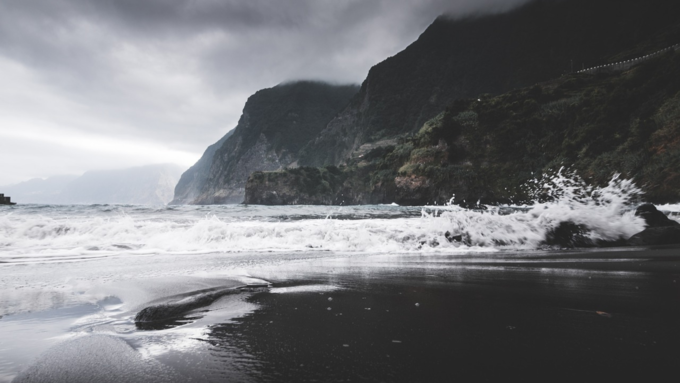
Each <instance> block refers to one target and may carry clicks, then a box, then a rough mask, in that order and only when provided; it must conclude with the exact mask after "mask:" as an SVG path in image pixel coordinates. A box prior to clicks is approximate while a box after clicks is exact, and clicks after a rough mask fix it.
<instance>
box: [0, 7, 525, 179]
mask: <svg viewBox="0 0 680 383" xmlns="http://www.w3.org/2000/svg"><path fill="white" fill-rule="evenodd" d="M521 2H524V1H523V0H459V1H455V0H452V1H444V0H420V1H418V0H414V1H406V0H401V1H400V0H391V1H387V0H346V1H340V0H277V1H263V0H243V1H235V0H227V1H218V0H22V1H17V0H0V82H1V83H3V84H4V86H3V87H0V111H2V112H4V114H1V113H0V116H1V117H0V124H2V126H3V128H2V129H3V130H4V133H5V139H7V137H8V134H9V133H8V132H9V130H10V129H12V130H15V131H14V132H12V134H14V136H12V137H13V138H12V139H16V140H20V142H21V145H22V146H26V145H28V144H27V142H30V141H31V140H32V139H33V138H31V137H35V139H41V140H43V143H44V142H47V141H44V140H49V139H50V137H55V136H60V137H63V136H66V135H71V136H77V137H86V138H87V139H84V140H83V142H91V143H97V142H99V144H96V145H99V146H100V147H101V148H104V149H106V150H109V152H110V153H113V150H114V149H115V148H109V147H105V146H106V145H107V144H106V140H109V139H110V140H114V141H115V142H117V143H121V142H136V143H137V144H139V145H141V144H146V143H148V145H151V144H153V145H156V146H158V148H157V150H156V152H158V153H161V152H162V150H161V147H163V148H166V149H167V153H166V155H165V156H166V157H169V156H173V155H174V154H172V153H176V152H182V151H184V152H186V153H188V155H187V156H185V157H187V158H189V157H191V155H193V156H194V157H196V156H198V155H199V154H200V153H201V152H202V151H203V150H204V149H205V147H206V146H207V145H208V144H210V143H212V142H213V141H215V140H217V139H218V138H219V137H220V136H222V135H223V134H224V133H225V132H226V131H227V130H229V129H231V128H232V127H233V126H234V125H235V124H236V122H237V120H238V117H239V114H240V111H241V109H242V107H243V104H244V103H245V100H246V99H247V97H248V96H249V95H250V94H252V93H254V92H255V91H257V90H258V89H261V88H264V87H270V86H274V85H276V84H277V83H280V82H283V81H288V80H295V79H306V78H309V79H318V80H326V81H334V82H341V83H346V82H356V83H359V82H361V81H362V80H363V79H364V77H365V75H366V73H367V72H368V69H369V68H370V67H371V66H372V65H374V64H376V63H378V62H380V61H382V60H384V59H385V58H386V57H388V56H391V55H394V54H395V53H397V52H398V51H400V50H402V49H403V48H405V47H406V46H407V45H408V44H409V43H411V42H412V41H414V40H415V39H416V38H417V37H418V35H419V34H420V33H421V32H422V31H423V30H424V29H425V28H426V27H427V25H428V24H430V23H431V22H432V20H433V19H434V18H435V17H437V16H438V15H440V14H442V13H449V14H451V15H453V16H460V15H465V14H470V13H477V12H492V11H493V12H495V11H498V10H504V9H507V8H509V7H512V6H514V5H516V4H518V3H521ZM3 118H4V119H3ZM2 133H3V132H2V131H0V134H2ZM19 133H21V134H20V135H19V136H20V137H19V136H18V134H19ZM0 139H2V137H0ZM17 142H19V141H17ZM62 144H64V142H60V143H59V145H62ZM81 146H86V145H85V144H82V145H81ZM26 150H27V151H29V152H30V150H31V149H30V147H28V146H26ZM72 153H73V156H77V155H82V156H83V159H86V158H88V156H91V155H92V153H90V152H87V153H86V152H82V153H81V154H78V153H77V152H72ZM126 153H127V154H126V155H129V151H128V152H126ZM189 154H191V155H189ZM4 156H6V155H3V157H2V158H0V160H5V161H11V160H12V159H11V158H5V157H4ZM112 156H113V155H112ZM159 156H161V155H160V154H159ZM112 158H113V157H112ZM140 158H141V157H140ZM192 158H193V157H192ZM52 160H54V159H52ZM162 160H163V161H167V160H168V159H167V158H163V159H162ZM130 161H132V160H130ZM140 161H141V160H140ZM186 161H187V160H185V161H184V162H186ZM73 162H74V161H73V159H72V158H71V159H69V163H73ZM75 162H78V161H75ZM80 162H81V163H87V162H88V161H80ZM189 162H190V161H189ZM114 165H115V164H112V167H113V166H114ZM83 166H85V165H83ZM31 174H32V175H35V174H37V171H34V172H32V173H31ZM45 175H47V174H45ZM1 183H4V182H2V180H1V179H0V184H1Z"/></svg>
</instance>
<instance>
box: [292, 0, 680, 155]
mask: <svg viewBox="0 0 680 383" xmlns="http://www.w3.org/2000/svg"><path fill="white" fill-rule="evenodd" d="M679 16H680V3H678V2H672V1H666V0H650V1H646V2H641V1H638V0H562V1H533V2H530V3H529V4H527V5H525V6H523V7H520V8H518V9H515V10H513V11H511V12H508V13H505V14H496V15H487V16H479V17H469V18H466V19H457V20H452V19H450V18H448V17H445V16H442V17H440V18H438V19H437V20H435V21H434V23H432V25H430V26H429V27H428V28H427V30H425V32H423V34H422V35H421V36H420V37H419V38H418V40H417V41H415V42H414V43H413V44H411V45H410V46H409V47H407V48H406V49H405V50H403V51H402V52H400V53H398V54H397V55H395V56H393V57H390V58H388V59H386V60H385V61H383V62H381V63H379V64H377V65H376V66H374V67H373V68H372V69H371V70H370V72H369V73H368V76H367V77H366V80H365V81H364V83H363V84H362V86H361V90H360V92H359V94H357V96H355V97H354V98H353V99H352V102H351V103H350V104H349V105H348V106H347V107H346V108H345V109H344V110H343V111H342V112H341V113H340V114H339V115H338V116H337V117H336V118H334V119H333V120H332V121H331V122H330V123H329V124H328V126H327V127H326V129H324V131H323V132H321V133H320V134H319V135H318V137H316V138H315V139H314V140H313V141H311V142H310V143H309V144H308V145H307V146H306V147H305V148H304V149H303V150H302V152H301V155H300V161H299V163H300V165H305V166H324V165H339V164H342V163H345V162H346V161H347V160H348V158H351V157H356V156H359V155H361V154H362V153H364V152H366V149H368V147H369V146H371V144H372V145H373V146H376V144H375V143H376V142H381V141H382V142H385V141H386V139H390V138H393V137H395V136H398V135H401V134H404V133H415V132H417V130H418V129H420V127H422V126H423V124H424V123H425V122H426V121H428V120H429V119H431V118H433V117H434V116H436V115H437V114H438V113H440V112H441V111H442V110H443V109H444V108H445V107H446V106H447V105H449V104H450V103H451V102H453V100H455V99H460V98H471V97H474V98H478V96H479V95H481V94H485V93H489V94H500V93H503V92H506V91H508V90H511V89H514V88H518V87H523V86H529V85H533V84H535V83H537V82H541V81H546V80H549V79H551V78H556V77H559V76H560V75H563V74H566V73H570V72H574V71H576V70H578V69H581V68H582V67H590V66H593V65H599V64H604V63H607V62H614V61H620V60H626V59H628V58H633V57H637V56H639V55H640V53H641V52H649V51H654V50H655V49H661V48H665V47H667V46H670V45H672V44H675V43H677V41H678V38H679V37H680V33H678V32H679V29H678V27H677V20H678V17H679ZM377 146H381V145H380V144H378V145H377Z"/></svg>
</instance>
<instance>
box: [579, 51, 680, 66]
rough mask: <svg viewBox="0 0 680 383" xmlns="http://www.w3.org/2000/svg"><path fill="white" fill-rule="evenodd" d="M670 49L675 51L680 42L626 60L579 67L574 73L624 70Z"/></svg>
mask: <svg viewBox="0 0 680 383" xmlns="http://www.w3.org/2000/svg"><path fill="white" fill-rule="evenodd" d="M671 49H672V50H675V51H677V50H678V49H680V44H675V45H673V46H670V47H668V48H664V49H662V50H660V51H656V52H654V53H650V54H648V55H645V56H642V57H638V58H634V59H630V60H626V61H619V62H617V63H613V64H605V65H598V66H594V67H590V68H586V69H581V70H580V71H578V72H576V73H598V72H609V71H619V70H626V69H629V68H631V67H632V66H634V65H637V64H639V63H641V62H643V61H646V60H649V59H651V58H654V57H656V56H659V55H661V54H664V53H666V52H668V51H670V50H671Z"/></svg>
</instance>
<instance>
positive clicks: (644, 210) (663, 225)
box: [628, 203, 680, 246]
mask: <svg viewBox="0 0 680 383" xmlns="http://www.w3.org/2000/svg"><path fill="white" fill-rule="evenodd" d="M635 215H636V216H638V217H642V218H643V219H644V220H645V225H646V229H645V230H643V231H641V232H639V233H637V234H635V235H633V236H632V237H630V238H629V239H628V244H629V245H632V246H650V245H674V244H680V223H678V222H676V221H673V220H672V219H670V218H668V217H666V215H665V214H664V213H662V212H660V211H659V210H658V209H657V208H656V207H655V206H654V205H652V204H650V203H647V204H644V205H641V206H639V207H638V208H637V209H636V210H635Z"/></svg>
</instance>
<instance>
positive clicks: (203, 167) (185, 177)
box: [170, 130, 234, 205]
mask: <svg viewBox="0 0 680 383" xmlns="http://www.w3.org/2000/svg"><path fill="white" fill-rule="evenodd" d="M232 134H234V130H230V131H229V132H228V133H227V134H225V135H224V137H222V138H220V139H219V141H217V142H216V143H214V144H212V145H210V146H208V148H207V149H206V150H205V152H204V153H203V156H201V158H200V159H199V160H198V161H197V162H196V163H195V164H194V166H192V167H190V168H189V169H187V171H186V172H184V173H183V174H182V177H180V179H179V182H178V183H177V185H176V186H175V194H174V198H173V200H172V202H170V205H184V204H187V203H190V202H191V201H193V200H194V199H196V197H198V195H199V194H200V193H201V190H202V189H203V185H205V181H206V180H207V179H208V174H209V173H210V166H212V160H213V157H214V156H215V152H216V151H217V149H219V148H221V147H222V145H224V143H225V142H226V141H227V139H229V137H231V136H232Z"/></svg>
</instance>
